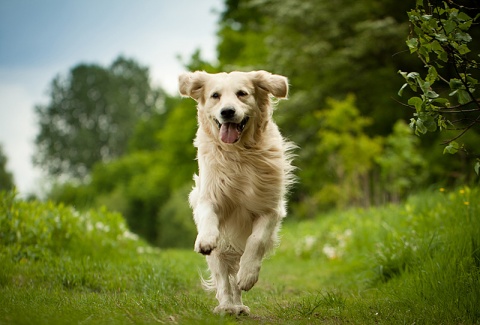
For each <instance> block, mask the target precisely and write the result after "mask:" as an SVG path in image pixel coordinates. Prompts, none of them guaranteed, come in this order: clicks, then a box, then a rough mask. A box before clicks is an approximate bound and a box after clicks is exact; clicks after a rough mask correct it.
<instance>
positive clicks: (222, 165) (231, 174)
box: [198, 146, 284, 216]
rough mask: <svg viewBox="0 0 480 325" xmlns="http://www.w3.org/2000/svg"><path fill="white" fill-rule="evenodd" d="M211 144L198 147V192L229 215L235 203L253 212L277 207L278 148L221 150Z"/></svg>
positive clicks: (280, 178)
mask: <svg viewBox="0 0 480 325" xmlns="http://www.w3.org/2000/svg"><path fill="white" fill-rule="evenodd" d="M213 147H214V148H212V147H210V148H208V149H207V148H202V147H199V148H198V150H199V169H200V171H199V172H200V175H199V176H200V178H201V184H202V185H201V186H205V187H206V188H205V189H204V190H205V191H202V192H203V193H205V194H207V195H210V196H211V198H212V199H213V200H212V201H213V202H216V204H217V206H216V207H215V208H216V209H217V212H218V213H220V214H221V215H224V216H226V215H230V214H231V213H232V212H233V211H234V210H235V209H236V208H237V207H239V206H241V207H244V208H246V209H247V210H248V211H249V212H250V213H251V214H253V215H255V214H265V213H270V212H271V211H273V210H275V209H276V208H278V205H279V202H280V201H281V199H282V191H281V189H282V188H283V182H284V170H283V169H282V166H283V165H284V163H283V161H282V160H283V152H282V149H281V148H275V147H270V148H266V149H260V148H250V149H241V150H227V151H225V150H222V147H221V146H213ZM212 149H213V150H212Z"/></svg>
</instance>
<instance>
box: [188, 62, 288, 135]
mask: <svg viewBox="0 0 480 325" xmlns="http://www.w3.org/2000/svg"><path fill="white" fill-rule="evenodd" d="M179 90H180V94H182V95H183V96H188V97H191V98H193V99H195V100H196V101H197V103H198V106H197V107H198V117H199V123H200V127H202V128H204V131H205V132H206V133H208V134H209V135H211V136H213V137H214V138H216V139H218V140H219V141H221V142H222V143H226V144H234V143H242V142H244V141H243V140H245V138H248V137H253V136H254V135H255V133H256V132H257V131H258V130H260V129H261V128H262V127H263V126H264V125H265V124H266V122H267V121H268V119H269V118H270V116H271V110H272V108H271V105H270V96H274V97H277V98H286V97H287V94H288V80H287V78H285V77H283V76H280V75H274V74H271V73H269V72H266V71H252V72H237V71H235V72H230V73H217V74H209V73H206V72H203V71H196V72H188V73H184V74H182V75H180V76H179Z"/></svg>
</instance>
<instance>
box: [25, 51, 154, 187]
mask: <svg viewBox="0 0 480 325" xmlns="http://www.w3.org/2000/svg"><path fill="white" fill-rule="evenodd" d="M162 98H163V93H162V91H161V90H159V89H153V88H152V87H151V85H150V80H149V72H148V68H145V67H142V66H140V65H139V64H138V63H136V62H135V61H134V60H131V59H126V58H123V57H119V58H118V59H116V60H115V61H114V62H113V63H112V64H111V65H110V66H109V67H108V68H104V67H101V66H99V65H95V64H91V65H88V64H80V65H77V66H76V67H74V68H72V69H71V70H70V73H69V74H68V75H67V76H66V77H62V76H57V77H56V78H55V79H54V80H53V81H52V85H51V91H50V103H49V104H48V105H38V106H36V108H35V112H36V114H37V117H38V120H39V124H40V133H39V134H38V135H37V137H36V140H35V144H36V146H37V151H36V154H35V156H34V163H35V164H37V165H39V166H41V167H43V168H44V169H45V170H46V171H47V172H48V174H50V175H51V176H60V175H65V176H68V177H70V178H74V179H78V180H83V179H84V178H85V177H86V176H87V175H88V174H89V172H90V171H91V169H92V167H93V165H94V164H95V163H97V162H99V161H109V160H112V159H115V158H118V157H120V156H121V155H123V154H124V153H125V152H126V149H127V145H128V140H129V138H130V137H131V135H132V133H133V130H134V128H135V125H136V123H137V121H139V120H141V119H145V118H148V117H149V116H150V115H151V114H152V113H153V112H155V111H158V110H159V109H160V108H161V106H162Z"/></svg>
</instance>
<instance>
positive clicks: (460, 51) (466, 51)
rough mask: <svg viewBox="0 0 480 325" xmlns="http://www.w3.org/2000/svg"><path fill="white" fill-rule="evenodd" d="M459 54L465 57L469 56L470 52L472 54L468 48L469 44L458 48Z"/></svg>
mask: <svg viewBox="0 0 480 325" xmlns="http://www.w3.org/2000/svg"><path fill="white" fill-rule="evenodd" d="M457 50H458V53H460V54H461V55H465V54H467V53H468V52H470V49H469V48H468V46H467V44H462V45H460V46H459V47H458V48H457Z"/></svg>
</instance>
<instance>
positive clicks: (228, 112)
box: [220, 107, 235, 118]
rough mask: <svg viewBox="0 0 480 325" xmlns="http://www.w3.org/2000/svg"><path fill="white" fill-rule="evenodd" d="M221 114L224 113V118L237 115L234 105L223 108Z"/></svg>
mask: <svg viewBox="0 0 480 325" xmlns="http://www.w3.org/2000/svg"><path fill="white" fill-rule="evenodd" d="M220 115H222V117H223V118H232V117H233V116H234V115H235V109H233V108H232V107H225V108H222V110H221V111H220Z"/></svg>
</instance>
